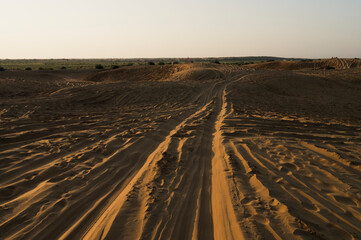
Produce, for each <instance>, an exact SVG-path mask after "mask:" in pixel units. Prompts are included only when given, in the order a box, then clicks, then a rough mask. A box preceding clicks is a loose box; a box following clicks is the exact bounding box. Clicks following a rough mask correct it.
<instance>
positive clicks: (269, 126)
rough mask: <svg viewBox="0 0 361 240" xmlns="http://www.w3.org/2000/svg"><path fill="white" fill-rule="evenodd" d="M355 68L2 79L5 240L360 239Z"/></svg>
mask: <svg viewBox="0 0 361 240" xmlns="http://www.w3.org/2000/svg"><path fill="white" fill-rule="evenodd" d="M349 61H351V60H344V59H331V60H329V62H326V63H325V64H326V65H327V64H329V65H331V64H339V65H337V66H339V67H337V69H334V70H324V69H320V68H321V67H318V68H317V69H314V65H313V66H308V65H307V64H306V65H307V66H306V67H305V66H303V67H299V66H298V67H296V68H295V69H297V70H286V69H287V68H288V66H289V65H287V64H291V65H292V66H294V64H295V63H266V64H260V65H258V66H257V67H256V66H255V65H252V66H243V67H240V66H234V65H217V64H179V65H167V66H141V67H138V66H129V67H122V68H120V69H116V70H106V71H85V70H81V71H80V70H79V71H75V70H72V71H70V70H65V71H45V72H40V71H34V72H25V71H6V72H0V238H1V239H360V238H361V208H360V206H361V177H360V176H361V175H360V174H361V74H360V73H361V71H360V69H358V68H354V67H351V66H352V65H351V64H348V62H349ZM286 65H287V66H286ZM284 66H286V67H284ZM292 68H294V67H292Z"/></svg>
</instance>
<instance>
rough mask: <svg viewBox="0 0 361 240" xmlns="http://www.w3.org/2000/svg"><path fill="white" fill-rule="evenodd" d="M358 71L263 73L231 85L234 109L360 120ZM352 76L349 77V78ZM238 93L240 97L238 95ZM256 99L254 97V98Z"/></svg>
mask: <svg viewBox="0 0 361 240" xmlns="http://www.w3.org/2000/svg"><path fill="white" fill-rule="evenodd" d="M359 74H360V72H359V71H357V72H355V73H354V74H351V73H350V74H348V75H349V78H346V77H345V76H343V75H341V74H340V75H337V74H331V73H330V76H327V75H326V77H325V75H324V74H323V73H322V72H319V73H318V74H312V75H311V74H308V73H299V72H285V71H279V70H276V71H275V70H272V71H264V72H262V73H261V72H259V73H257V74H254V75H252V76H249V77H248V78H246V79H245V80H244V81H241V82H237V83H234V85H233V88H232V94H231V96H234V97H235V99H234V104H235V108H239V109H242V111H246V112H248V111H250V110H251V109H252V111H253V110H256V111H259V112H262V114H263V113H265V112H278V113H282V114H284V115H293V114H295V113H296V112H297V113H298V114H300V115H303V116H306V115H307V116H312V117H314V118H317V117H320V116H322V117H327V118H339V119H348V120H351V121H354V120H356V121H360V120H361V119H360V111H359V109H361V104H360V90H361V77H360V76H359ZM351 75H353V77H351ZM240 92H242V93H243V94H239V93H240ZM254 96H257V97H254Z"/></svg>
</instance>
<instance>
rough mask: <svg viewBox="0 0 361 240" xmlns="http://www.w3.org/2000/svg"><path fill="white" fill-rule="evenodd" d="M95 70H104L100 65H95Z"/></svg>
mask: <svg viewBox="0 0 361 240" xmlns="http://www.w3.org/2000/svg"><path fill="white" fill-rule="evenodd" d="M95 69H104V67H103V65H101V64H97V65H95Z"/></svg>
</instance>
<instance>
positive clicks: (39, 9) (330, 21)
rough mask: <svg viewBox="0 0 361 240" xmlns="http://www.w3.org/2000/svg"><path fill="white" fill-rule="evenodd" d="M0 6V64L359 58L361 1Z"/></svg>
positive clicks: (35, 0)
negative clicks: (12, 60)
mask: <svg viewBox="0 0 361 240" xmlns="http://www.w3.org/2000/svg"><path fill="white" fill-rule="evenodd" d="M0 3H1V5H0V26H1V35H0V59H4V58H138V57H187V56H189V57H222V56H224V57H225V56H279V57H305V58H326V57H333V56H338V57H359V58H360V57H361V0H218V1H216V0H207V1H206V0H133V1H131V0H127V1H123V0H118V1H116V0H97V1H95V0H61V1H60V0H58V1H55V0H0Z"/></svg>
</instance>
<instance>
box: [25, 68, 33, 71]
mask: <svg viewBox="0 0 361 240" xmlns="http://www.w3.org/2000/svg"><path fill="white" fill-rule="evenodd" d="M25 70H26V71H31V70H33V69H32V68H31V67H27V68H25Z"/></svg>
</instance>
